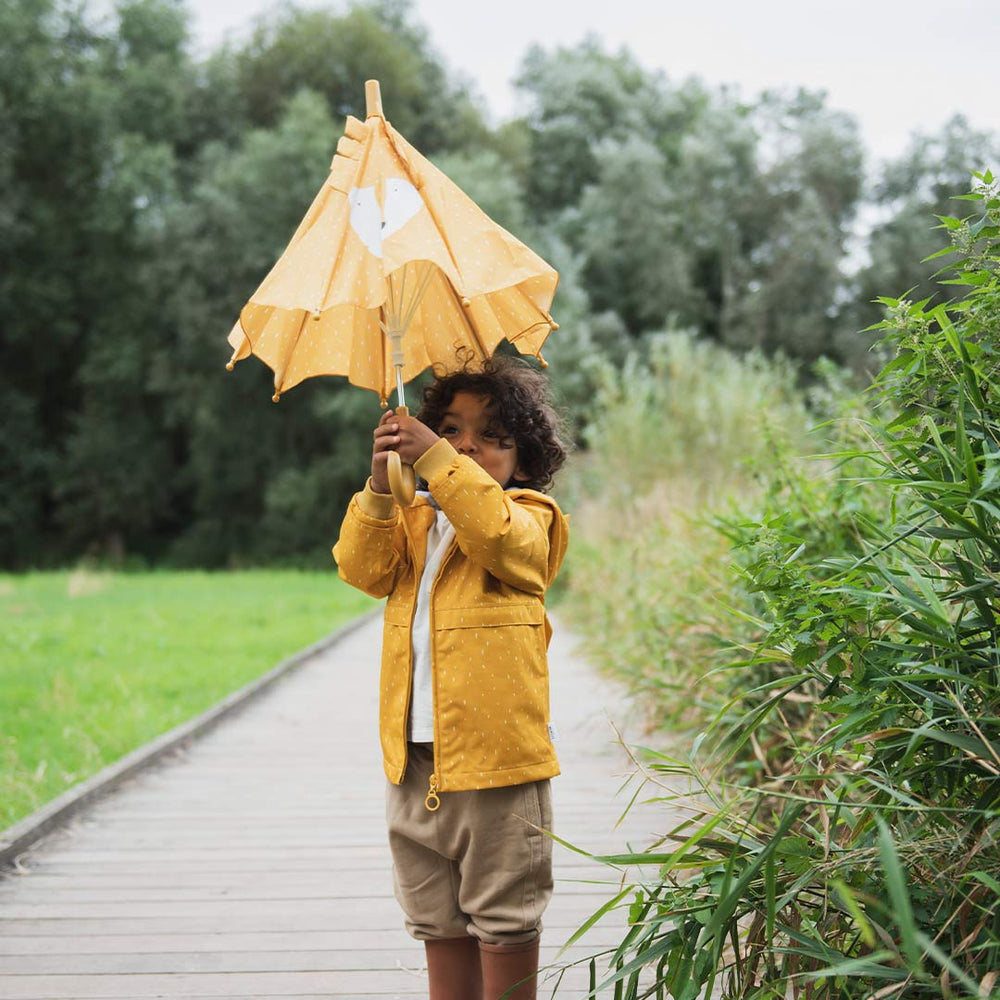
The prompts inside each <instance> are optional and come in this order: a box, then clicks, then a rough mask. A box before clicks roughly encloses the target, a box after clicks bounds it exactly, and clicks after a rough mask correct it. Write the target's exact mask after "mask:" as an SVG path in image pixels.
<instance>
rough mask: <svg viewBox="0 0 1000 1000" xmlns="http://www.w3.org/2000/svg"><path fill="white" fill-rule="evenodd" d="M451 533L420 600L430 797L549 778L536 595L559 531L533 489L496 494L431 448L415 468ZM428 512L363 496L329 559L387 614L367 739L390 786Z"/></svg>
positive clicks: (488, 482) (543, 625)
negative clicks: (427, 614)
mask: <svg viewBox="0 0 1000 1000" xmlns="http://www.w3.org/2000/svg"><path fill="white" fill-rule="evenodd" d="M415 468H416V470H417V472H418V473H419V475H421V476H422V477H423V478H424V479H426V480H427V484H428V487H429V489H430V492H431V495H432V496H433V497H434V499H435V501H436V502H437V503H438V505H439V506H440V507H441V509H442V510H443V511H444V513H445V514H446V515H447V517H448V520H449V521H450V522H451V524H452V526H453V527H454V529H455V536H456V537H455V541H454V542H453V543H452V546H451V548H450V549H449V550H448V552H447V553H446V554H445V557H444V559H443V560H442V562H441V568H440V570H439V572H438V576H437V578H436V581H435V583H434V587H433V590H432V599H431V643H432V647H433V648H432V655H431V662H432V675H433V688H434V764H435V768H434V778H433V779H432V791H442V792H448V791H464V790H467V789H473V788H490V787H500V786H503V785H517V784H522V783H524V782H528V781H538V780H540V779H542V778H550V777H552V776H553V775H556V774H558V773H559V762H558V760H557V759H556V753H555V749H554V747H553V746H552V740H551V738H550V731H549V721H550V720H549V675H548V661H547V656H546V651H547V648H548V643H549V639H550V637H551V634H552V630H551V627H550V625H549V621H548V617H547V616H546V614H545V591H546V588H547V587H548V586H549V584H550V583H551V582H552V580H553V579H554V578H555V575H556V573H557V572H558V570H559V567H560V565H561V564H562V561H563V557H564V555H565V554H566V546H567V543H568V539H569V531H568V527H569V525H568V521H567V519H566V517H565V515H564V514H563V513H562V511H560V509H559V507H558V505H557V504H556V502H555V501H554V500H553V499H552V498H551V497H548V496H546V495H545V494H544V493H538V492H536V491H534V490H518V489H514V490H506V491H505V490H503V489H502V488H501V486H500V484H499V483H498V482H497V481H496V480H495V479H493V477H492V476H490V475H489V473H487V472H485V471H483V469H481V468H480V467H479V466H478V465H477V464H476V463H475V462H474V461H473V460H472V459H471V458H468V457H466V456H460V455H459V454H458V453H457V452H456V451H455V449H454V448H453V447H452V446H451V444H450V443H449V442H448V441H445V440H441V441H438V442H437V443H436V444H435V445H434V446H433V447H432V448H430V449H429V450H428V451H427V452H426V453H425V454H424V455H423V457H422V458H421V459H420V460H419V461H418V462H417V463H416V466H415ZM435 516H436V514H435V510H434V508H433V506H432V505H431V504H430V503H429V501H428V500H427V499H426V498H425V497H420V496H418V497H417V501H416V504H415V505H414V506H412V507H408V508H399V507H397V506H394V505H393V503H392V498H391V497H387V496H382V495H380V494H377V493H373V492H372V491H371V489H370V488H368V487H366V489H365V491H363V492H362V493H358V494H356V495H355V496H354V497H353V499H352V500H351V503H350V506H349V508H348V511H347V514H346V516H345V518H344V522H343V525H342V526H341V531H340V538H339V539H338V541H337V544H336V545H335V546H334V549H333V554H334V558H335V559H336V560H337V565H338V571H339V574H340V577H341V578H342V579H343V580H345V581H346V582H347V583H350V584H351V585H352V586H355V587H358V588H359V589H360V590H363V591H365V593H368V594H371V595H372V596H374V597H386V596H388V598H389V600H388V601H387V603H386V608H385V626H384V633H383V645H382V673H381V681H380V699H379V728H380V734H381V741H382V754H383V766H384V768H385V773H386V776H387V777H388V779H389V780H390V781H391V782H393V783H394V784H397V785H398V784H400V782H401V781H402V780H403V774H404V772H405V770H406V759H407V757H406V732H407V716H408V712H409V705H410V686H411V681H412V643H411V638H410V628H411V623H412V620H413V614H414V609H415V605H416V599H417V588H418V585H419V582H420V576H421V573H422V571H423V566H424V559H425V554H426V545H427V532H428V529H429V527H430V525H431V523H432V522H433V521H434V519H435Z"/></svg>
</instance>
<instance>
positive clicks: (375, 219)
mask: <svg viewBox="0 0 1000 1000" xmlns="http://www.w3.org/2000/svg"><path fill="white" fill-rule="evenodd" d="M365 93H366V98H367V118H366V120H365V121H364V122H360V121H358V119H356V118H352V117H349V118H348V119H347V125H346V128H345V133H344V135H343V136H342V137H341V139H340V141H339V142H338V143H337V152H336V155H335V156H334V158H333V162H332V164H331V165H330V176H329V177H328V178H327V180H326V182H325V183H324V185H323V187H322V188H321V189H320V191H319V193H318V194H317V195H316V197H315V199H314V200H313V203H312V205H311V206H310V208H309V210H308V212H307V213H306V215H305V218H304V219H303V220H302V222H301V223H300V224H299V227H298V229H297V230H296V231H295V234H294V235H293V237H292V240H291V242H290V243H289V244H288V246H287V247H286V248H285V251H284V252H283V253H282V255H281V256H280V257H279V258H278V261H277V263H275V265H274V267H273V268H272V269H271V271H270V273H269V274H268V275H267V277H266V278H265V279H264V280H263V281H262V282H261V284H260V287H259V288H258V289H257V291H256V292H254V294H253V295H252V296H251V298H250V301H249V302H247V304H246V305H245V306H244V307H243V309H242V311H241V312H240V318H239V320H238V322H237V323H236V325H235V326H234V327H233V329H232V332H231V333H230V334H229V343H230V344H231V346H232V347H233V356H232V359H231V360H230V362H229V364H228V365H227V366H226V367H227V368H229V369H232V367H233V365H234V363H235V362H236V361H240V360H242V359H243V358H245V357H248V356H249V355H251V354H254V355H256V356H257V357H258V358H260V359H261V360H262V361H263V362H265V363H266V364H267V365H268V366H269V367H270V368H272V369H273V370H274V396H273V397H272V398H273V399H274V401H275V402H277V401H278V399H279V397H280V395H281V393H282V392H284V391H285V390H286V389H290V388H292V386H295V385H298V383H299V382H301V381H302V380H303V379H306V378H310V377H312V376H314V375H346V376H347V378H348V380H349V381H350V382H351V383H353V384H354V385H358V386H361V387H363V388H366V389H372V390H374V391H375V392H377V393H378V394H379V398H380V399H381V401H382V405H383V406H384V405H386V402H387V400H388V397H389V394H390V392H391V391H392V389H393V388H395V389H396V392H397V402H398V404H399V406H400V407H401V408H402V409H401V410H399V411H398V412H400V413H401V414H402V413H406V412H408V411H407V410H406V408H405V400H404V390H403V385H404V383H405V382H407V381H409V380H410V379H412V378H414V377H416V376H417V375H419V374H420V372H422V371H424V370H425V369H426V368H428V367H429V366H431V365H433V364H436V363H444V364H447V363H448V362H449V361H451V360H452V359H453V358H454V357H455V354H456V349H457V348H459V347H466V348H471V349H472V351H473V352H474V353H475V355H476V356H478V357H480V358H485V357H488V356H489V355H490V354H492V353H493V351H494V350H495V349H496V347H497V345H498V344H499V343H500V341H501V340H503V339H507V340H508V341H510V343H511V344H513V345H514V346H515V347H516V348H517V349H518V350H519V351H520V352H521V353H522V354H532V355H534V356H536V357H538V358H539V360H542V359H541V354H540V352H541V347H542V344H543V342H544V341H545V338H546V337H547V336H548V335H549V333H550V331H552V330H555V329H557V328H558V325H557V324H556V323H555V322H554V321H553V319H552V317H551V315H550V314H549V311H548V310H549V308H550V307H551V304H552V298H553V296H554V294H555V290H556V284H557V283H558V280H559V276H558V274H557V273H556V271H555V270H554V269H553V268H552V267H551V266H550V265H549V264H547V263H546V262H545V261H544V260H542V259H541V258H540V257H539V256H538V255H537V254H535V253H534V252H533V251H532V250H530V249H529V248H528V247H526V246H525V245H524V244H523V243H521V242H520V241H519V240H517V239H515V238H514V237H513V236H512V235H511V234H510V233H508V232H507V231H506V230H505V229H503V228H502V227H501V226H499V225H497V223H495V222H493V220H492V219H490V218H489V217H488V216H487V215H486V214H485V213H484V212H483V211H482V210H481V209H480V208H479V207H478V206H477V205H476V204H475V202H473V201H472V200H471V199H470V198H469V197H468V196H467V195H465V194H464V193H463V192H462V191H461V190H460V189H459V188H458V186H457V185H455V184H454V183H453V182H452V181H450V180H449V179H448V178H447V177H446V176H445V175H444V174H443V173H442V172H441V171H440V170H438V169H437V168H436V167H435V166H433V164H431V163H430V162H429V161H428V160H426V159H425V158H424V157H423V156H421V155H420V153H418V152H417V151H416V150H415V149H414V148H413V147H412V146H411V145H410V144H409V143H408V142H407V141H406V140H405V139H404V138H403V137H402V136H401V135H400V134H399V133H398V132H397V131H396V130H395V129H394V128H393V127H392V126H391V125H390V124H389V123H388V122H387V121H386V120H385V117H384V116H383V114H382V103H381V96H380V93H379V85H378V82H377V81H375V80H369V81H368V82H367V84H366V85H365ZM542 363H543V364H544V361H543V362H542ZM393 458H395V462H393ZM389 472H390V481H391V482H392V487H393V495H394V496H395V497H396V500H397V501H398V502H399V503H401V504H403V505H406V504H409V503H411V502H412V499H413V473H412V470H407V469H406V468H405V467H404V468H400V463H399V458H398V456H396V455H395V453H393V454H392V455H390V466H389Z"/></svg>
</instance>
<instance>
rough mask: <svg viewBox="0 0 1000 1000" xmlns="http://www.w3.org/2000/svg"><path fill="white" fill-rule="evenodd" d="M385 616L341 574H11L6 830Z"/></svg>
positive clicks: (4, 645) (0, 685)
mask: <svg viewBox="0 0 1000 1000" xmlns="http://www.w3.org/2000/svg"><path fill="white" fill-rule="evenodd" d="M373 606H374V602H373V601H371V600H370V599H369V598H367V597H365V595H363V594H361V593H360V592H358V591H356V590H353V589H352V588H350V587H348V586H347V585H346V584H344V583H342V582H341V581H340V580H339V579H338V578H337V576H336V574H335V572H334V571H333V569H332V568H331V571H330V572H329V573H305V572H294V571H250V572H239V573H201V572H185V573H167V572H162V573H161V572H157V573H127V574H113V573H94V572H90V571H85V570H75V571H73V572H60V573H32V574H27V575H24V576H11V575H4V574H0V829H2V828H4V827H6V826H9V825H11V824H12V823H14V822H16V821H17V820H18V819H20V818H22V817H24V816H26V815H27V814H28V813H30V812H32V811H34V810H35V809H37V808H38V807H39V806H41V805H43V804H44V803H45V802H47V801H49V800H50V799H52V798H54V797H55V796H56V795H58V794H59V793H61V792H63V791H65V790H66V789H67V788H69V787H70V786H71V785H73V784H75V783H76V782H78V781H81V780H83V779H84V778H86V777H88V776H89V775H91V774H94V773H95V772H96V771H98V770H100V768H102V767H104V766H105V765H107V764H109V763H111V762H113V761H115V760H117V759H118V758H119V757H121V756H123V755H124V754H126V753H128V752H129V751H131V750H134V749H135V748H136V747H138V746H141V745H142V744H143V743H146V742H147V741H149V740H151V739H153V738H154V737H155V736H157V735H158V734H160V733H162V732H165V731H166V730H168V729H170V728H172V727H173V726H176V725H178V724H179V723H181V722H184V721H185V720H187V719H190V718H191V717H193V716H195V715H197V714H198V713H199V712H202V711H204V710H205V709H207V708H209V707H210V706H212V705H213V704H215V703H216V702H217V701H219V700H220V699H221V698H223V697H225V696H226V695H227V694H229V693H230V692H232V691H234V690H236V689H237V688H239V687H241V686H242V685H244V684H246V683H247V682H249V681H251V680H253V679H254V678H255V677H258V676H260V675H261V674H263V673H265V672H266V671H267V670H269V669H270V668H271V667H273V666H274V665H275V664H277V663H278V662H279V661H281V660H282V659H284V658H285V657H286V656H289V655H290V654H292V653H294V652H295V651H296V650H298V649H301V648H302V647H304V646H307V645H309V644H310V643H312V642H315V641H316V640H317V639H320V638H322V637H323V636H324V635H326V634H327V633H329V632H330V631H332V630H333V629H334V628H336V627H337V626H339V625H341V624H343V623H344V622H347V621H349V620H350V619H351V618H354V617H356V616H357V615H359V614H361V613H363V612H364V611H366V610H368V609H369V608H371V607H373Z"/></svg>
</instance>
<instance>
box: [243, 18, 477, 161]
mask: <svg viewBox="0 0 1000 1000" xmlns="http://www.w3.org/2000/svg"><path fill="white" fill-rule="evenodd" d="M234 58H235V64H236V69H237V79H238V86H239V90H240V92H241V93H242V94H243V95H245V100H246V108H247V111H248V114H249V116H250V123H251V124H252V125H255V126H257V127H271V126H273V125H275V124H276V122H277V120H278V118H279V117H280V115H281V113H282V109H283V107H284V105H285V103H286V102H287V101H288V99H289V98H290V97H292V96H293V95H294V94H295V93H296V92H297V91H299V90H301V89H303V88H307V89H309V90H312V91H314V92H315V93H317V94H321V95H322V96H323V98H324V99H325V100H326V103H327V107H328V110H329V113H330V114H331V115H332V116H333V117H334V118H341V117H344V116H346V115H355V116H357V117H363V116H364V110H365V106H364V86H363V85H364V81H365V80H366V79H367V78H369V77H375V78H377V79H378V80H379V81H380V82H381V84H382V91H383V95H384V98H385V112H386V115H387V117H388V118H389V119H390V120H391V121H392V123H393V125H394V126H395V127H396V128H397V129H399V130H400V132H402V133H403V135H405V136H406V137H407V139H409V140H410V141H411V142H412V143H413V144H414V145H415V146H417V148H419V149H421V150H422V151H423V152H424V153H425V154H431V153H434V152H438V151H445V150H456V149H460V148H463V147H466V148H468V147H472V146H474V145H475V144H476V143H479V142H482V141H484V140H485V138H486V131H487V130H486V127H485V125H484V123H483V120H482V114H481V111H480V109H479V108H478V107H477V105H476V103H475V102H474V100H473V98H472V96H471V95H470V94H469V93H468V91H467V90H466V88H465V87H464V86H462V85H460V84H455V83H453V82H452V81H451V80H450V79H449V78H448V75H447V73H446V71H445V69H444V67H443V66H442V64H441V62H440V60H439V59H438V57H437V56H436V54H435V53H434V52H433V51H432V50H431V47H430V42H429V40H428V37H427V32H426V30H425V29H424V28H423V27H421V26H419V25H417V24H416V23H414V22H413V21H412V20H411V18H410V16H409V5H408V4H407V3H405V2H403V0H373V2H370V3H352V4H351V5H350V6H348V7H347V9H346V10H345V11H344V12H343V13H339V14H338V13H333V12H331V11H328V10H309V11H306V10H299V9H297V8H295V7H288V8H285V9H284V10H283V11H281V12H280V13H279V14H277V15H276V16H275V17H274V18H272V19H268V20H265V21H263V22H262V23H261V24H260V25H259V27H258V28H257V30H256V32H255V33H254V35H253V38H252V39H251V41H250V43H249V44H248V45H247V46H246V47H245V48H244V49H242V50H241V51H238V52H237V53H235V55H234Z"/></svg>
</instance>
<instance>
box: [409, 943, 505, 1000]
mask: <svg viewBox="0 0 1000 1000" xmlns="http://www.w3.org/2000/svg"><path fill="white" fill-rule="evenodd" d="M424 951H425V953H426V955H427V980H428V984H429V986H430V1000H482V998H483V973H482V966H481V964H480V961H479V942H478V941H476V939H475V938H474V937H470V936H469V935H468V934H466V935H465V936H464V937H460V938H436V939H429V940H427V941H425V942H424ZM497 995H498V996H499V994H497Z"/></svg>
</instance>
